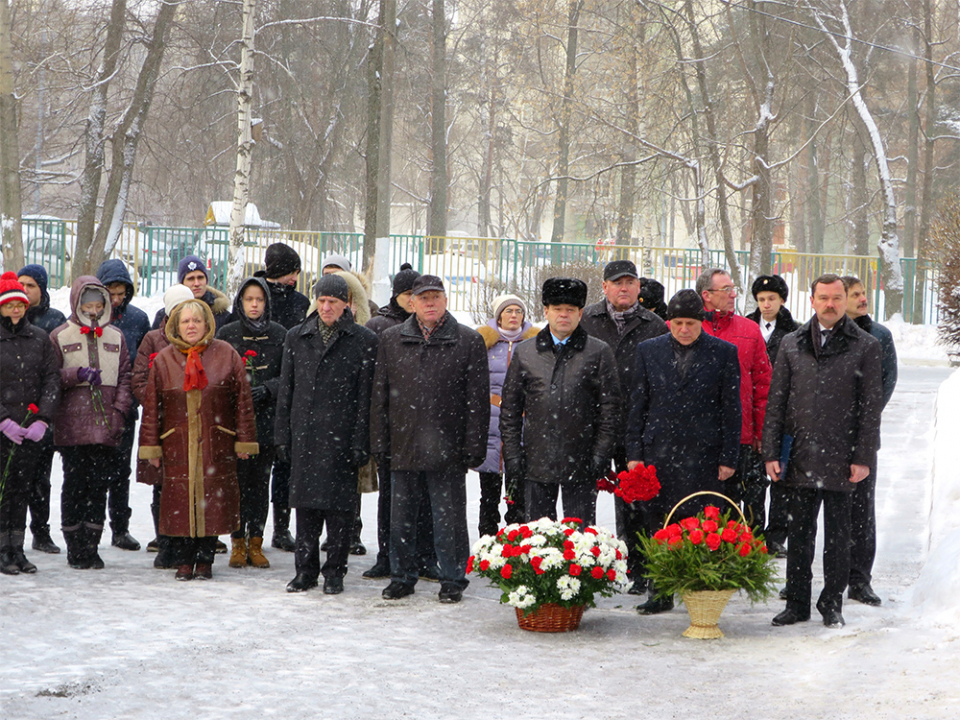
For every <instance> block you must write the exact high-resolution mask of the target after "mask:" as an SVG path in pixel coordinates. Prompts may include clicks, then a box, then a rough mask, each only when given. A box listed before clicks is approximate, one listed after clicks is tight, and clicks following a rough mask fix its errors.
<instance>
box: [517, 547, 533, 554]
mask: <svg viewBox="0 0 960 720" xmlns="http://www.w3.org/2000/svg"><path fill="white" fill-rule="evenodd" d="M531 550H533V546H532V545H521V546H520V554H521V555H529V554H530V551H531Z"/></svg>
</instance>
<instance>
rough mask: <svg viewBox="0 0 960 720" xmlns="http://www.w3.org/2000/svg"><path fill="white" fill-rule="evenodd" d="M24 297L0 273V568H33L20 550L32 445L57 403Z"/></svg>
mask: <svg viewBox="0 0 960 720" xmlns="http://www.w3.org/2000/svg"><path fill="white" fill-rule="evenodd" d="M29 306H30V300H29V298H28V297H27V293H26V290H25V289H24V287H23V285H21V284H20V283H19V282H18V281H17V276H16V275H14V274H13V273H12V272H7V273H4V274H3V276H2V277H0V355H2V357H3V362H2V363H0V471H2V473H3V475H2V478H0V572H2V573H3V574H4V575H18V574H20V573H21V572H23V573H35V572H36V571H37V566H36V565H34V564H33V563H32V562H30V561H29V560H27V558H26V556H25V555H24V554H23V538H24V533H25V532H26V525H27V500H28V497H29V494H30V490H31V488H32V487H33V486H34V484H35V482H36V477H35V475H36V473H37V472H38V470H39V469H40V468H39V467H38V465H37V458H38V453H37V448H38V447H39V444H40V441H41V440H43V437H44V435H45V434H46V432H47V427H48V426H49V424H50V423H51V422H52V421H53V415H54V412H55V411H56V408H57V404H58V403H59V402H60V368H59V365H58V364H57V358H56V356H55V354H54V352H53V347H52V346H51V345H50V338H49V336H48V335H47V333H46V332H44V331H43V330H41V329H40V328H38V327H36V326H35V325H33V324H31V322H30V321H29V320H28V319H27V317H26V315H27V309H28V308H29Z"/></svg>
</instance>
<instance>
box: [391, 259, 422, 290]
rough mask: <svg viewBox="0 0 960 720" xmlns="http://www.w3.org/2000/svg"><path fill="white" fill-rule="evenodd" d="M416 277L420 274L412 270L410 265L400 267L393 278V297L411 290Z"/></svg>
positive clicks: (405, 264)
mask: <svg viewBox="0 0 960 720" xmlns="http://www.w3.org/2000/svg"><path fill="white" fill-rule="evenodd" d="M418 277H420V273H418V272H417V271H416V270H414V269H413V266H412V265H411V264H410V263H404V264H403V265H401V266H400V272H398V273H397V274H396V275H394V276H393V297H396V296H397V295H401V294H403V293H405V292H407V291H408V290H413V283H414V281H415V280H416V279H417V278H418Z"/></svg>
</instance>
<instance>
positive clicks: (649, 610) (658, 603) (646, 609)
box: [637, 595, 673, 615]
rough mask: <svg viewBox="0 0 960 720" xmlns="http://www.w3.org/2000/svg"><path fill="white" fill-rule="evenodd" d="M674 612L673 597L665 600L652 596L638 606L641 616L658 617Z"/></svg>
mask: <svg viewBox="0 0 960 720" xmlns="http://www.w3.org/2000/svg"><path fill="white" fill-rule="evenodd" d="M670 610H673V597H668V598H663V597H657V596H656V595H653V596H651V597H650V598H648V599H647V601H646V602H645V603H643V604H641V605H637V612H638V613H640V614H641V615H658V614H659V613H663V612H669V611H670Z"/></svg>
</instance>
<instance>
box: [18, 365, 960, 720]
mask: <svg viewBox="0 0 960 720" xmlns="http://www.w3.org/2000/svg"><path fill="white" fill-rule="evenodd" d="M949 372H950V371H949V370H947V369H941V368H925V367H901V379H900V386H899V387H898V389H897V393H896V394H895V395H894V398H893V400H892V401H891V404H890V406H889V407H888V409H887V411H886V413H885V416H884V423H883V450H882V453H881V459H880V472H879V484H880V488H879V491H878V498H879V499H878V515H879V518H878V523H879V527H880V543H879V544H880V548H879V553H878V560H877V566H876V573H875V583H874V586H875V588H876V590H877V591H878V592H879V593H880V595H881V596H882V597H883V598H884V606H883V607H882V608H879V609H873V608H867V607H864V606H862V605H858V604H856V603H848V604H847V605H846V606H845V607H844V615H845V617H846V619H847V627H846V628H845V629H843V630H841V631H830V630H826V629H825V628H824V627H823V626H822V625H820V624H819V623H818V622H816V621H811V622H810V623H805V624H801V625H798V626H794V627H790V628H772V627H771V626H770V619H771V618H772V617H773V615H774V614H776V612H778V611H779V610H780V608H781V607H782V605H781V603H779V602H772V603H770V604H768V605H766V606H763V605H758V606H753V607H751V606H750V605H749V603H748V602H747V601H746V600H745V599H743V598H739V597H736V598H734V600H733V601H732V602H731V604H730V606H729V607H728V608H727V610H726V612H725V614H724V619H723V621H722V622H721V625H722V627H723V629H724V631H725V632H726V634H727V637H726V638H725V639H724V640H721V641H716V642H703V641H695V640H687V639H685V638H682V637H680V632H681V631H682V630H683V629H684V628H685V627H686V625H687V623H686V612H685V611H684V609H683V608H682V607H680V608H678V609H677V610H675V611H673V612H672V613H668V614H666V615H662V616H658V617H654V618H641V617H639V616H638V615H637V614H636V613H635V612H634V610H633V607H634V605H635V604H636V599H635V598H633V597H630V596H619V597H616V598H611V599H607V600H601V604H600V607H599V608H598V609H597V610H593V611H590V612H588V613H587V615H586V616H585V618H584V621H583V625H582V626H581V629H580V631H579V632H577V633H574V634H568V635H556V636H554V635H537V634H532V633H526V632H523V631H521V630H519V629H518V628H517V626H516V622H515V620H514V618H513V610H512V608H508V607H505V606H500V605H499V604H498V603H497V593H496V592H495V591H494V590H492V589H491V588H489V587H487V586H485V585H484V584H483V583H480V582H477V581H474V582H473V583H472V584H471V586H470V588H468V590H467V593H466V597H465V600H464V602H463V603H461V604H460V605H454V606H449V605H440V604H439V603H437V600H436V591H437V590H438V586H436V585H433V584H429V583H421V584H420V585H418V587H417V594H416V595H414V596H413V597H412V598H410V599H408V600H404V601H401V602H399V603H387V602H385V601H382V600H381V599H380V590H381V589H382V587H383V586H384V584H385V583H384V582H371V581H365V580H361V579H360V578H359V573H360V572H362V571H363V570H364V569H366V568H367V567H369V566H370V564H372V562H373V559H372V556H367V557H365V558H353V559H352V560H351V567H352V569H351V572H350V574H349V575H348V576H347V580H346V592H345V593H344V594H343V595H341V596H339V597H326V596H324V595H322V594H320V593H319V592H311V593H307V594H305V595H298V596H291V595H287V594H286V593H285V592H284V585H285V584H286V582H287V581H288V580H289V579H290V578H292V577H293V557H292V555H290V554H286V553H280V552H278V551H268V553H269V558H270V560H271V562H272V563H273V567H271V568H270V569H269V570H265V571H256V570H252V569H249V570H231V569H230V568H228V567H227V566H226V558H224V557H222V556H221V557H220V558H218V560H217V564H216V565H215V567H214V573H215V576H214V580H213V581H212V582H208V583H200V582H192V583H182V584H181V583H175V582H174V581H173V577H172V571H158V570H153V569H152V568H151V566H150V563H151V562H152V560H153V556H152V555H151V556H148V555H146V554H145V553H143V552H140V553H125V552H122V551H119V550H116V549H114V548H110V547H109V546H106V545H105V546H103V547H101V554H102V555H103V557H104V560H105V561H106V563H107V569H106V570H104V571H102V572H92V571H90V572H80V571H74V570H70V569H68V568H67V567H66V561H65V558H64V556H63V555H59V556H41V555H40V554H39V553H28V554H29V557H30V558H31V559H32V560H33V561H34V562H36V563H37V565H38V566H39V568H40V572H39V573H38V574H37V575H35V576H20V577H15V578H9V577H0V668H2V670H0V718H3V719H4V720H14V719H18V720H19V719H20V718H23V719H30V720H35V719H38V718H54V717H57V718H82V719H84V720H86V719H91V720H93V719H96V720H99V719H102V718H137V719H152V718H157V719H162V720H167V719H174V718H189V719H190V720H206V719H208V718H209V719H219V718H231V717H244V718H247V717H252V718H271V717H282V718H400V717H409V718H492V719H494V720H497V719H499V718H563V719H564V720H570V719H571V718H580V717H583V718H586V717H591V718H631V719H634V720H635V719H637V718H657V720H663V719H666V718H680V717H689V716H691V715H706V714H708V713H709V714H710V715H713V716H722V715H730V716H741V717H749V718H752V719H753V720H765V719H770V720H778V719H780V718H783V719H784V720H786V719H787V718H790V719H791V720H792V719H794V718H838V719H839V718H870V719H871V720H873V719H878V720H879V719H883V718H900V719H902V718H907V719H909V718H950V719H955V718H957V717H960V690H958V689H957V681H956V667H957V663H958V661H960V628H957V627H939V628H938V627H930V624H929V623H924V622H921V621H920V619H918V618H917V617H915V614H914V611H913V610H912V608H911V607H910V605H909V588H910V585H911V583H913V582H914V580H915V579H916V578H917V576H918V574H919V572H920V568H921V566H922V562H923V558H924V557H925V554H926V545H925V537H926V524H925V523H926V519H925V518H926V512H927V507H928V504H929V494H928V490H927V487H926V486H927V476H928V457H929V452H930V448H929V444H930V441H931V439H932V432H931V419H932V408H933V400H934V397H935V391H936V388H937V385H938V384H939V382H940V381H942V380H943V379H944V378H945V377H946V376H947V374H948V373H949ZM469 483H470V489H471V495H470V497H471V506H470V517H471V524H472V527H474V528H475V527H476V515H477V504H476V503H477V494H478V490H477V479H476V476H475V475H474V476H471V478H470V480H469ZM132 494H133V497H132V503H133V505H134V523H133V528H132V531H133V533H134V535H135V536H136V537H138V538H139V539H140V540H141V541H146V540H147V539H149V537H150V534H151V533H150V528H149V517H148V510H147V508H148V506H149V489H147V488H145V487H140V486H138V487H136V488H134V490H133V493H132ZM55 504H56V503H55ZM58 510H59V509H58V508H56V507H55V508H54V511H53V514H54V517H56V516H57V513H58ZM375 515H376V508H375V502H374V498H373V496H369V497H367V498H365V501H364V521H365V527H364V531H363V537H364V540H365V541H366V543H367V545H368V547H370V548H373V546H374V540H375V534H376V520H375ZM599 521H600V524H604V525H607V526H610V525H612V523H613V511H612V504H611V503H610V502H609V496H607V497H606V498H604V501H603V504H602V505H601V508H600V512H599ZM474 532H475V530H474ZM819 577H820V575H819V569H817V570H816V574H815V580H814V583H815V588H818V583H819ZM816 591H818V589H815V592H816Z"/></svg>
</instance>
